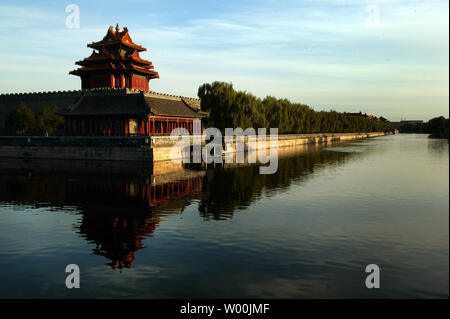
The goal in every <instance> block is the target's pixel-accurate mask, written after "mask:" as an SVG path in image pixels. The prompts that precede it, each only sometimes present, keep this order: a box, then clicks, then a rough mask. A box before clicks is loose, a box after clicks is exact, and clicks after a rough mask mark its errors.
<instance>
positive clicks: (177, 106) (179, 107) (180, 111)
mask: <svg viewBox="0 0 450 319" xmlns="http://www.w3.org/2000/svg"><path fill="white" fill-rule="evenodd" d="M144 99H145V102H146V104H147V105H148V106H149V107H150V110H151V113H152V114H153V115H160V116H179V117H199V113H197V112H196V111H195V110H194V109H192V108H191V107H190V106H188V105H187V104H186V103H184V102H183V101H182V100H173V99H164V98H159V97H150V96H146V97H144Z"/></svg>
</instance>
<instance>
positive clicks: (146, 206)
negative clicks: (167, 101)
mask: <svg viewBox="0 0 450 319" xmlns="http://www.w3.org/2000/svg"><path fill="white" fill-rule="evenodd" d="M359 156H362V154H360V153H352V152H350V153H349V152H324V151H323V148H322V147H318V146H299V147H290V148H284V149H280V150H279V160H278V171H277V173H276V174H272V175H260V174H259V165H258V164H248V163H243V164H224V165H216V166H215V167H214V166H211V165H210V166H208V168H207V169H201V168H199V166H198V165H197V166H194V165H185V166H184V167H182V166H181V165H180V164H178V165H175V164H172V163H158V164H155V166H154V167H151V166H149V165H148V164H142V165H140V164H135V163H125V162H122V163H115V162H84V161H55V160H17V159H0V169H1V171H2V174H1V176H0V204H1V205H2V206H5V205H29V206H32V207H50V208H52V209H61V210H63V209H64V208H67V207H71V208H75V211H76V212H77V214H79V215H80V216H81V218H80V219H79V222H77V223H76V224H75V225H73V230H74V231H75V232H76V233H78V234H79V235H80V236H81V237H82V238H84V239H85V240H86V241H87V242H88V243H91V244H94V245H95V248H93V253H94V254H96V255H100V256H103V257H105V258H106V259H108V260H109V262H108V263H107V264H108V265H109V266H111V267H112V268H113V269H122V268H130V267H131V266H132V262H133V260H134V258H135V257H134V254H135V253H136V251H138V250H140V249H142V248H145V247H144V245H143V240H144V239H146V238H149V237H152V236H153V234H154V232H155V230H156V228H157V227H158V226H159V225H160V223H161V222H162V221H163V220H164V217H165V216H169V215H173V214H181V213H182V212H183V210H184V209H185V207H187V206H189V205H190V204H191V203H192V201H193V200H196V201H197V202H198V207H199V208H198V210H199V214H200V216H202V217H203V218H204V219H205V220H225V219H229V218H232V217H233V214H234V213H235V211H236V210H238V209H239V210H242V209H245V208H247V207H249V206H250V205H252V203H254V202H255V201H257V200H258V199H259V198H261V196H262V195H264V196H267V197H270V196H273V195H275V194H277V193H278V192H281V191H284V190H286V189H287V188H289V187H290V185H291V184H292V183H294V182H295V183H302V182H303V181H305V180H307V179H308V178H309V177H310V176H311V175H312V174H313V173H314V172H316V171H318V170H320V169H321V168H322V167H329V166H339V165H342V163H343V162H345V161H347V160H349V159H351V158H353V157H359ZM68 211H70V212H73V211H74V210H68Z"/></svg>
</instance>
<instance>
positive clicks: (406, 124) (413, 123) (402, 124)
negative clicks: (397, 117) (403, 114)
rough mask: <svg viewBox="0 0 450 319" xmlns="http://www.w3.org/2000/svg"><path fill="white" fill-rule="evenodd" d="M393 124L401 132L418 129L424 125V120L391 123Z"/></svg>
mask: <svg viewBox="0 0 450 319" xmlns="http://www.w3.org/2000/svg"><path fill="white" fill-rule="evenodd" d="M391 124H392V125H393V126H394V127H395V128H396V129H398V130H399V131H402V130H404V129H405V128H409V129H417V128H419V127H420V126H421V125H422V124H423V120H401V121H399V122H391Z"/></svg>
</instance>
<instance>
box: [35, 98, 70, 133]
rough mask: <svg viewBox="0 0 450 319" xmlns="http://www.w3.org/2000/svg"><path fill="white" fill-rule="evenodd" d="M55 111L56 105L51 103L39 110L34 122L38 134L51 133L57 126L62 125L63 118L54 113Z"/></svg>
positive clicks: (56, 109)
mask: <svg viewBox="0 0 450 319" xmlns="http://www.w3.org/2000/svg"><path fill="white" fill-rule="evenodd" d="M57 111H58V107H57V106H56V105H53V106H49V107H46V108H44V109H43V110H42V111H41V112H39V114H38V116H37V119H36V122H37V127H38V131H39V133H40V134H43V135H45V136H49V135H52V134H53V133H54V132H55V131H56V130H57V129H58V128H61V127H62V126H63V125H64V118H63V117H62V116H61V115H58V114H56V112H57Z"/></svg>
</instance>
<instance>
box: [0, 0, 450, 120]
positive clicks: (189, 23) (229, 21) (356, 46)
mask: <svg viewBox="0 0 450 319" xmlns="http://www.w3.org/2000/svg"><path fill="white" fill-rule="evenodd" d="M71 3H73V4H76V5H77V6H78V7H79V9H80V28H67V27H66V24H65V20H66V17H67V16H68V13H66V12H65V9H66V6H67V5H68V4H71ZM374 7H375V8H376V9H375V10H378V17H379V19H378V20H376V19H375V20H374V19H373V18H374V15H373V12H374V11H373V10H374V9H373V8H374ZM448 12H449V8H448V1H447V0H443V1H433V0H430V1H381V0H372V1H321V0H315V1H234V0H232V1H75V0H72V1H45V0H43V1H20V0H15V1H6V0H0V40H1V51H0V57H1V59H0V93H10V92H28V91H36V92H39V91H53V90H73V89H79V88H80V87H81V84H80V80H79V78H78V77H75V76H73V75H69V74H68V72H69V71H71V70H73V69H75V68H76V66H75V65H74V62H75V61H77V60H81V59H82V58H84V57H86V56H89V55H90V53H91V52H92V50H91V49H89V48H87V47H86V44H87V43H90V42H94V41H98V40H101V39H102V37H103V36H104V35H105V34H106V31H107V29H108V27H109V26H110V25H115V24H116V23H119V25H120V26H121V27H123V26H127V27H128V30H129V32H130V35H131V36H132V38H133V41H134V42H136V43H137V44H140V45H143V46H145V47H147V49H148V51H147V52H144V53H142V54H141V56H142V57H143V58H145V59H149V60H151V61H152V62H153V64H154V65H155V69H156V70H157V71H158V72H159V74H160V77H161V78H160V79H156V80H152V81H150V89H151V90H154V91H157V92H163V93H170V94H176V95H184V96H193V97H195V96H196V95H197V89H198V87H199V86H200V85H201V84H203V83H205V82H212V81H215V80H219V81H227V82H232V83H233V84H234V86H235V88H236V89H239V90H246V91H249V92H251V93H253V94H255V95H257V96H259V97H264V96H266V95H272V96H276V97H286V98H288V99H290V100H291V101H294V102H301V103H305V104H308V105H310V106H311V107H313V108H314V109H317V110H321V109H330V108H332V109H335V110H337V111H363V112H368V113H371V114H375V115H383V116H385V117H387V118H389V119H391V120H399V119H400V118H407V119H424V120H427V119H429V118H431V117H434V116H437V115H444V116H446V117H448V112H449V110H448V108H449V88H448V86H449V42H448V37H449V34H448V28H449V15H448ZM368 19H369V20H368ZM374 21H375V23H374Z"/></svg>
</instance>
